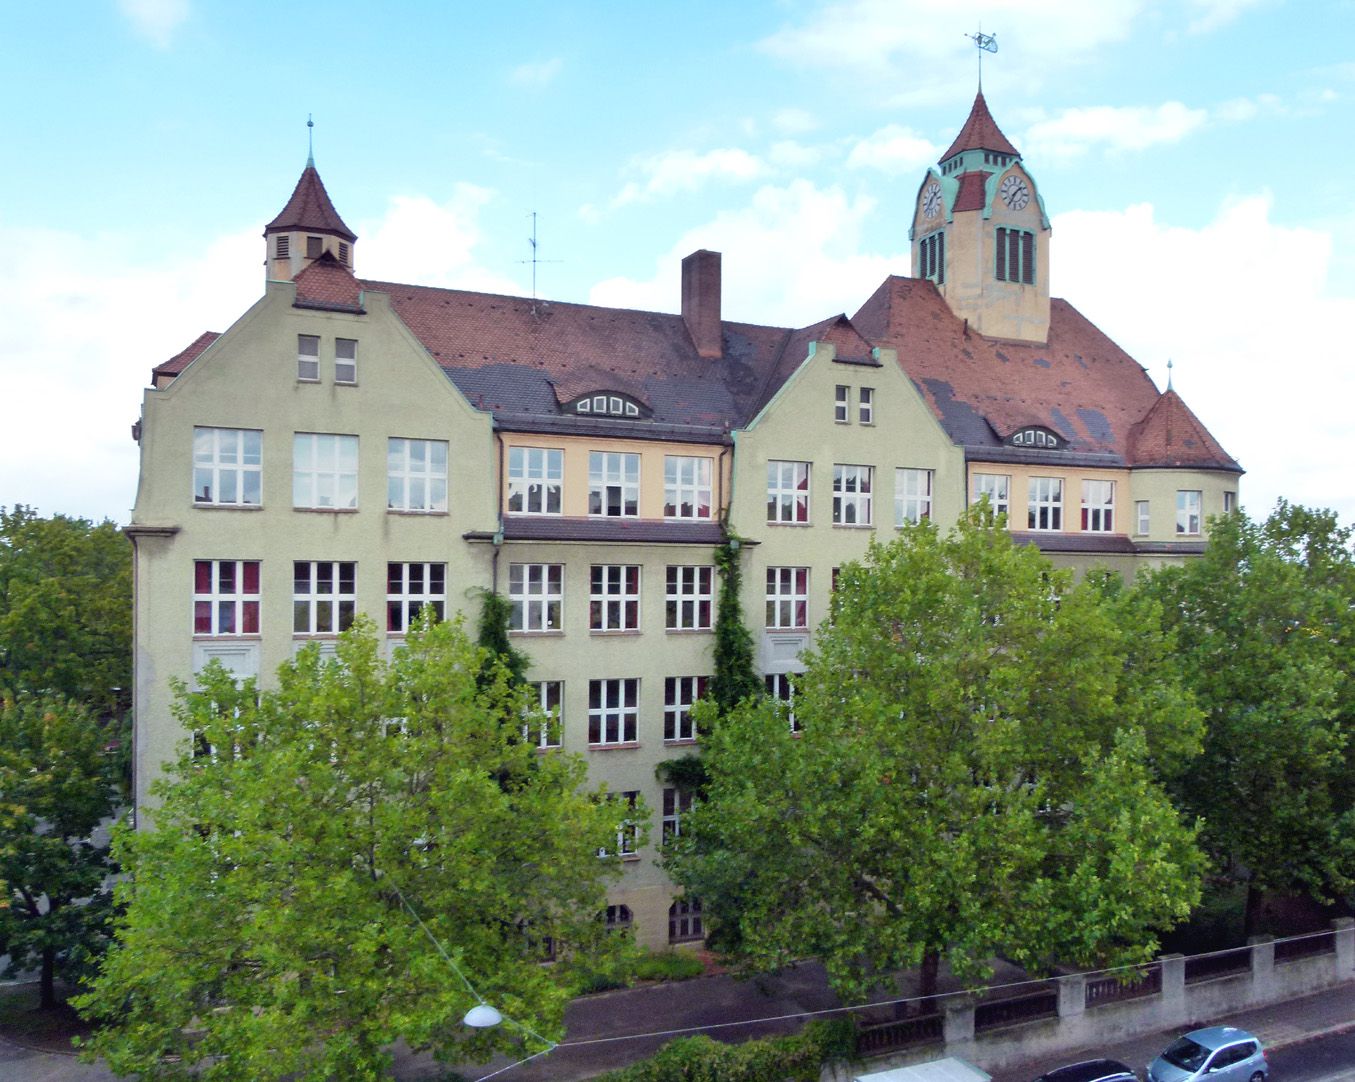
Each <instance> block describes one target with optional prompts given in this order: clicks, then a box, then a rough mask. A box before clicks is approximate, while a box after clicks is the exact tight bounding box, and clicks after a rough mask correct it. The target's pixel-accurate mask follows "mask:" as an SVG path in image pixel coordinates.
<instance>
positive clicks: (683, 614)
mask: <svg viewBox="0 0 1355 1082" xmlns="http://www.w3.org/2000/svg"><path fill="white" fill-rule="evenodd" d="M714 599H715V568H713V567H711V566H710V565H709V564H705V565H698V566H696V567H684V566H677V565H672V564H670V565H669V567H668V591H667V596H666V598H665V617H664V618H665V626H666V627H667V628H668V630H669V631H709V630H710V627H711V621H710V616H711V606H712V604H713V602H714Z"/></svg>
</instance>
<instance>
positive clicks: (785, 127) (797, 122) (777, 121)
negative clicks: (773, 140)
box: [772, 109, 819, 135]
mask: <svg viewBox="0 0 1355 1082" xmlns="http://www.w3.org/2000/svg"><path fill="white" fill-rule="evenodd" d="M818 126H819V122H818V121H817V120H816V119H815V118H814V115H813V114H812V113H809V112H807V111H805V110H804V109H781V110H778V111H777V112H776V113H775V114H774V115H773V116H772V127H774V128H775V129H776V130H777V131H779V132H782V133H784V134H786V135H804V134H805V133H806V132H811V131H814V130H815V129H816V128H817V127H818Z"/></svg>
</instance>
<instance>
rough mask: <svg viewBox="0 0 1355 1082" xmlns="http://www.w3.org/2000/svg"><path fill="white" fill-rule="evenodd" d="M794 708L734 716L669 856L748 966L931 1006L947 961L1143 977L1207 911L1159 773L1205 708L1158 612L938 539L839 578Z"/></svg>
mask: <svg viewBox="0 0 1355 1082" xmlns="http://www.w3.org/2000/svg"><path fill="white" fill-rule="evenodd" d="M796 692H797V696H796V716H797V720H798V721H799V722H800V723H801V725H802V732H801V733H800V734H799V735H793V734H792V733H791V732H790V731H789V728H788V726H787V724H786V720H785V716H784V713H783V712H781V711H780V710H778V709H777V706H776V704H772V703H768V702H765V701H764V702H761V703H757V702H752V701H750V702H748V703H745V704H744V705H743V706H742V707H741V708H739V709H737V710H735V711H734V712H733V713H731V714H730V715H728V716H726V717H725V718H723V719H722V720H721V722H720V724H719V725H718V726H717V727H716V728H715V730H714V731H713V732H712V733H711V734H710V736H709V738H708V739H707V740H706V741H705V742H704V744H703V751H704V758H705V763H706V766H707V769H708V770H709V774H710V782H709V785H708V788H707V792H706V798H705V800H704V801H703V802H702V803H701V804H699V805H698V806H697V807H696V809H695V810H694V811H693V813H692V814H691V816H690V817H688V818H687V819H685V820H684V823H683V834H682V836H681V837H680V838H678V839H676V841H675V843H673V844H672V845H671V846H670V848H669V852H668V858H667V863H668V868H669V870H670V871H671V873H672V874H673V875H674V877H675V878H676V880H677V881H678V882H679V883H681V884H682V885H683V887H684V888H685V889H686V890H688V891H689V892H691V893H692V894H695V895H698V896H700V897H701V899H702V905H703V909H704V910H705V911H706V912H707V913H709V914H711V919H712V920H713V921H714V922H715V923H716V925H717V929H718V927H719V926H721V925H724V924H728V923H731V922H732V923H734V924H736V925H737V931H736V934H735V935H732V936H728V937H727V938H726V942H730V943H732V944H733V947H732V951H733V953H734V958H735V960H736V961H738V962H740V963H742V964H743V965H744V966H745V967H747V968H749V969H753V970H768V969H773V968H776V967H778V966H781V965H784V964H786V963H789V962H791V961H794V960H795V959H798V958H803V957H807V956H816V957H818V958H820V959H822V961H823V962H824V963H825V965H826V967H827V969H828V973H829V976H830V979H831V980H832V982H833V984H834V986H835V987H836V988H837V989H838V990H839V991H840V992H841V993H842V994H844V995H860V994H867V993H869V992H870V991H872V990H875V989H876V988H877V987H878V986H879V985H880V984H881V982H882V981H884V980H885V978H886V977H887V976H888V975H889V974H891V973H893V972H894V971H896V970H899V969H904V968H910V967H913V966H918V965H921V966H922V971H923V977H924V994H931V992H932V991H934V988H935V982H936V975H937V969H938V966H939V963H940V961H941V960H942V959H945V960H946V961H947V962H948V963H949V964H950V966H951V968H952V969H953V970H954V971H955V972H956V973H957V974H958V975H960V976H961V977H962V978H965V979H975V978H979V977H982V976H983V975H985V973H986V971H987V963H988V960H989V959H990V958H991V957H992V956H993V955H995V954H1002V955H1004V956H1006V957H1008V958H1012V959H1014V960H1016V961H1019V962H1023V963H1025V964H1027V965H1030V966H1033V967H1037V968H1038V967H1041V966H1047V965H1049V964H1050V963H1052V962H1053V961H1055V960H1059V961H1066V962H1074V963H1079V964H1095V963H1101V964H1130V963H1137V962H1140V961H1143V960H1145V959H1147V958H1149V957H1150V956H1151V955H1152V952H1153V950H1154V948H1155V946H1156V943H1155V935H1154V931H1155V929H1158V928H1162V927H1165V926H1170V925H1171V924H1172V923H1174V922H1176V921H1178V920H1180V919H1181V918H1182V917H1184V916H1185V915H1186V914H1187V913H1188V912H1189V910H1190V908H1191V906H1192V905H1193V904H1194V903H1195V901H1196V900H1197V898H1198V896H1199V886H1198V879H1199V874H1200V870H1201V859H1200V855H1199V852H1198V849H1197V848H1196V845H1195V841H1194V828H1193V827H1192V826H1189V825H1187V824H1184V823H1183V822H1182V821H1181V818H1180V817H1179V815H1178V814H1177V812H1176V811H1175V810H1174V809H1173V807H1172V806H1171V804H1170V802H1169V800H1168V798H1167V795H1166V793H1165V792H1164V791H1163V789H1162V786H1161V785H1160V784H1159V782H1158V781H1157V778H1156V764H1158V763H1159V762H1161V761H1163V760H1175V759H1180V758H1183V757H1188V756H1190V755H1192V754H1194V753H1195V752H1196V750H1197V748H1198V740H1199V714H1198V711H1197V710H1196V709H1195V708H1194V707H1193V706H1192V705H1191V702H1190V699H1189V696H1188V695H1187V694H1186V693H1185V692H1184V691H1183V690H1182V687H1181V679H1180V673H1179V671H1178V669H1177V666H1176V663H1175V661H1174V656H1173V651H1172V644H1171V641H1170V639H1169V637H1167V636H1165V635H1163V634H1162V633H1161V631H1160V630H1159V627H1158V620H1157V613H1156V609H1155V607H1154V606H1153V605H1152V604H1151V603H1150V602H1149V601H1148V600H1147V599H1144V598H1142V597H1140V596H1138V595H1136V594H1133V593H1132V592H1128V591H1124V590H1119V589H1116V588H1114V586H1113V585H1111V584H1110V583H1108V582H1107V581H1106V580H1102V579H1095V578H1094V579H1089V580H1086V581H1084V582H1082V583H1080V584H1078V585H1072V584H1071V582H1070V579H1069V577H1068V576H1067V574H1066V573H1064V572H1055V571H1053V570H1052V569H1051V567H1050V565H1049V564H1048V562H1047V561H1046V560H1045V559H1044V558H1043V557H1042V556H1040V555H1039V553H1037V552H1036V551H1035V550H1034V549H1033V548H1031V547H1017V546H1015V545H1013V543H1012V542H1011V540H1010V538H1009V536H1008V535H1007V533H1006V531H1005V530H995V529H991V528H983V527H982V526H980V525H979V524H978V522H977V519H976V520H974V521H965V522H962V523H961V524H960V525H959V526H958V527H957V529H956V530H955V531H954V533H953V534H951V535H950V536H949V537H945V538H943V537H941V536H940V535H939V534H938V532H937V531H936V530H935V529H934V528H933V527H932V526H931V525H930V524H923V525H921V526H919V527H916V528H910V529H906V530H905V531H904V533H903V535H902V536H901V537H900V538H899V539H898V540H896V541H895V542H893V543H891V544H888V545H884V546H880V545H876V546H873V547H872V548H871V550H870V552H869V554H868V556H867V558H866V560H865V562H864V563H863V564H859V565H857V564H849V565H846V566H844V567H843V568H842V570H841V572H840V575H839V579H838V589H837V591H836V593H835V595H834V611H833V619H832V620H831V621H830V622H828V623H825V624H824V625H823V626H821V627H820V628H819V630H818V633H817V637H816V645H815V648H814V651H813V652H812V653H811V654H810V655H809V656H808V658H807V669H806V672H805V673H804V674H803V675H802V676H800V677H799V678H798V680H797V682H796ZM734 900H737V903H738V904H737V908H735V907H734V906H733V905H727V904H726V902H727V901H729V902H732V901H734Z"/></svg>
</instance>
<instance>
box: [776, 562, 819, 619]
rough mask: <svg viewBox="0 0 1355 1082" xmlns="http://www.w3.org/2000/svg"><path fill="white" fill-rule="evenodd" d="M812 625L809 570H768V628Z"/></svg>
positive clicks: (778, 568) (804, 568)
mask: <svg viewBox="0 0 1355 1082" xmlns="http://www.w3.org/2000/svg"><path fill="white" fill-rule="evenodd" d="M808 626H809V568H807V567H769V568H767V627H769V628H773V629H791V628H807V627H808Z"/></svg>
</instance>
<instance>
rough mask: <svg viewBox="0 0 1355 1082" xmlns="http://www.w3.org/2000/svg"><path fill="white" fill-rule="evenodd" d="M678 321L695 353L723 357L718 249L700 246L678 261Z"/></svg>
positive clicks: (709, 356) (701, 355)
mask: <svg viewBox="0 0 1355 1082" xmlns="http://www.w3.org/2000/svg"><path fill="white" fill-rule="evenodd" d="M682 322H684V323H685V324H687V333H688V334H689V335H691V336H692V344H693V345H694V346H696V352H697V355H698V356H700V357H708V358H716V357H722V356H724V335H723V333H722V331H721V329H720V253H719V252H708V251H707V250H706V249H704V248H702V249H701V250H700V251H697V252H693V253H692V254H691V255H689V256H688V257H687V258H686V259H684V260H683V261H682Z"/></svg>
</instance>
